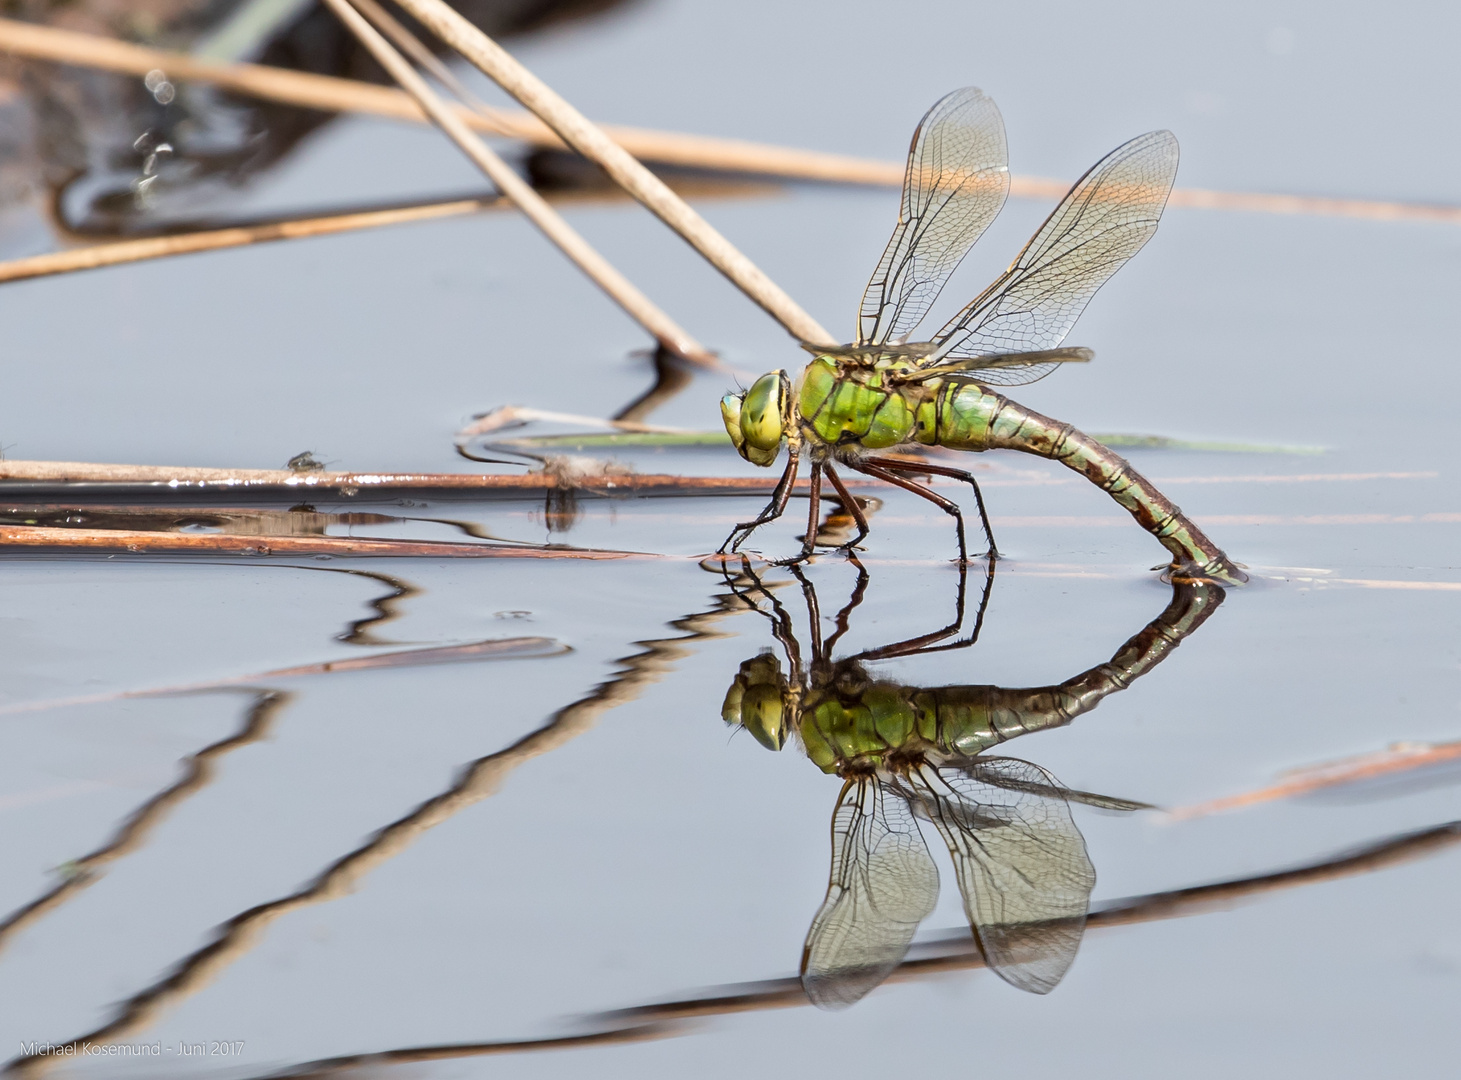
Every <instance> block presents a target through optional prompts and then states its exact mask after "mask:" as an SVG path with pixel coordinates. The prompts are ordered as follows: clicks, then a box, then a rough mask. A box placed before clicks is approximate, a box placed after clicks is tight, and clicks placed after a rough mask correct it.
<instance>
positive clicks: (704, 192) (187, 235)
mask: <svg viewBox="0 0 1461 1080" xmlns="http://www.w3.org/2000/svg"><path fill="white" fill-rule="evenodd" d="M674 187H675V188H676V190H678V191H681V192H683V193H684V194H686V195H692V196H694V195H699V196H725V195H732V196H745V195H753V194H755V195H759V194H765V193H766V192H768V191H773V190H775V188H774V187H773V186H771V185H757V184H750V183H745V184H737V183H731V182H722V181H709V182H706V181H703V180H701V181H696V180H680V179H677V180H676V181H675V182H674ZM543 197H544V198H545V199H547V201H548V202H550V203H570V204H574V205H578V204H596V203H617V202H622V201H624V200H626V199H627V198H628V196H627V195H625V194H623V193H622V192H620V191H618V190H603V191H598V190H582V191H574V190H564V191H550V192H548V193H546V194H545V195H544V196H543ZM512 205H513V204H512V202H511V201H510V200H509V199H507V198H505V197H503V196H486V197H483V198H477V199H452V200H448V201H445V202H430V203H417V204H414V205H406V206H391V207H383V208H381V209H378V210H352V211H349V212H347V213H342V214H325V215H319V216H312V217H305V218H286V219H283V220H279V221H261V222H251V223H248V224H241V225H230V226H225V227H223V228H218V229H200V230H198V231H196V232H183V233H169V234H165V235H161V236H147V237H137V238H135V239H131V240H116V241H110V242H105V243H88V244H87V245H86V246H84V247H79V248H73V249H71V250H69V251H57V252H51V253H48V254H45V255H31V256H27V257H25V258H20V259H11V260H10V261H8V262H0V284H3V283H4V282H7V281H23V280H26V279H28V278H38V277H50V276H52V275H56V274H69V273H73V272H75V271H78V270H96V269H99V268H102V267H107V266H119V265H122V264H125V263H133V262H144V261H146V260H149V259H162V258H167V257H169V256H172V255H196V254H200V253H202V252H208V251H221V250H224V249H227V248H235V247H247V246H249V245H251V244H263V243H270V242H272V241H276V240H307V239H310V238H312V237H319V236H333V235H335V234H337V233H346V232H355V231H358V230H361V229H378V228H382V227H384V226H388V225H405V224H410V223H412V222H417V221H434V220H436V219H438V218H450V217H461V216H464V215H467V214H474V213H481V212H484V211H488V210H505V209H509V208H511V207H512ZM64 228H65V226H64V225H63V224H58V225H57V230H58V231H62V232H63V231H64ZM81 239H82V240H83V241H84V240H86V239H88V238H85V237H82V238H81ZM710 366H714V367H717V368H723V367H724V365H723V364H720V363H719V362H712V363H711V364H710Z"/></svg>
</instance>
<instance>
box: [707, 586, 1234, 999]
mask: <svg viewBox="0 0 1461 1080" xmlns="http://www.w3.org/2000/svg"><path fill="white" fill-rule="evenodd" d="M857 569H858V581H857V586H856V588H855V590H854V592H853V595H852V598H851V600H850V601H849V602H848V604H847V605H846V607H844V608H843V609H842V610H841V611H840V612H839V613H838V615H837V617H836V620H835V624H836V630H835V632H834V633H832V635H831V636H830V637H828V638H827V639H826V640H825V641H823V640H822V636H821V614H820V610H819V608H818V604H817V596H816V592H815V589H814V588H813V586H812V584H811V582H810V581H809V580H808V579H807V578H806V576H805V575H804V574H803V573H802V572H801V570H800V569H799V568H797V567H795V566H793V567H791V572H792V573H793V574H794V575H795V576H796V578H797V580H798V581H799V582H800V584H801V588H802V591H803V594H804V596H805V599H806V603H807V612H808V620H809V623H810V639H811V657H810V658H809V659H805V660H804V659H803V656H802V651H801V646H800V644H799V642H798V641H797V638H796V636H795V633H794V628H793V623H792V619H791V616H790V614H789V612H788V611H787V610H786V608H785V607H784V606H783V605H782V604H781V603H780V602H779V601H778V600H777V599H776V597H775V596H774V595H773V594H772V591H771V588H770V587H768V586H767V585H766V584H765V583H763V582H762V580H761V579H760V578H759V577H758V576H757V575H756V574H755V572H754V571H752V569H751V567H750V564H749V562H746V563H743V565H742V568H741V572H740V574H739V575H737V576H736V577H735V578H734V579H733V581H732V588H733V589H735V590H736V591H737V592H739V593H740V595H741V596H742V598H743V599H745V600H746V601H747V603H749V604H751V605H752V606H754V607H756V608H757V610H758V611H760V612H761V613H762V614H763V615H766V616H767V617H768V618H769V619H770V620H771V623H772V627H773V633H774V635H775V637H776V640H777V641H778V642H779V643H780V645H781V647H782V649H783V651H784V652H785V655H786V661H787V664H788V666H789V670H788V671H785V672H783V669H782V665H781V660H780V659H779V658H778V657H777V656H776V654H775V653H774V652H772V651H769V650H768V651H766V652H763V653H762V654H761V655H759V656H756V657H754V658H752V659H750V660H747V661H746V662H745V663H743V664H742V665H741V669H740V673H739V674H738V675H737V676H736V679H735V682H734V683H733V684H732V685H731V688H730V690H729V692H728V693H727V694H726V698H725V704H724V707H723V715H724V718H725V720H726V722H727V723H728V724H732V725H734V726H737V727H741V728H744V729H745V730H747V731H749V732H750V733H751V735H753V736H754V737H755V739H756V740H757V741H758V742H759V743H761V744H762V745H763V746H765V747H766V748H768V749H770V750H780V749H782V748H783V747H784V746H785V745H786V744H787V742H788V741H790V740H792V739H795V740H796V742H797V743H798V744H799V745H800V746H801V748H802V750H803V751H804V752H805V753H806V755H807V757H809V758H810V759H811V760H812V762H813V763H814V764H816V765H817V766H818V767H819V768H821V769H822V771H823V772H826V773H833V774H836V775H837V776H840V777H841V778H842V781H843V784H842V792H841V794H840V795H839V796H838V798H837V808H836V810H835V812H834V814H833V818H832V870H831V876H830V881H829V884H828V888H827V896H826V899H825V900H824V901H823V903H822V907H821V909H820V910H819V911H818V912H817V915H816V918H815V919H814V920H813V921H812V926H811V930H810V931H809V932H808V934H807V941H806V947H805V949H804V951H803V955H802V969H801V970H802V984H803V986H804V987H805V989H806V992H807V995H808V997H810V998H811V1000H812V1001H813V1002H814V1003H816V1004H817V1005H819V1006H822V1007H824V1008H839V1007H843V1006H846V1005H850V1004H852V1003H853V1002H855V1001H857V1000H859V999H860V998H862V997H863V996H864V995H865V994H867V993H868V992H869V991H871V990H872V989H873V988H874V987H876V986H877V985H878V984H879V983H880V982H882V981H883V979H885V978H887V976H888V975H889V973H890V972H892V970H893V969H894V968H895V967H897V966H898V964H899V962H900V961H901V960H902V959H903V956H904V954H905V953H906V952H907V951H908V948H909V945H910V944H911V943H912V940H913V935H914V934H915V933H916V931H917V929H918V925H919V924H920V923H921V922H922V921H923V920H924V919H925V918H926V917H927V916H928V915H929V913H930V912H932V911H933V908H934V905H935V903H936V901H937V899H938V888H939V879H938V870H937V868H936V867H935V865H934V862H933V858H932V856H931V855H930V854H929V850H928V845H927V844H926V843H925V841H924V837H923V834H922V832H921V830H920V828H919V825H918V819H920V818H921V819H923V820H924V821H927V822H929V823H931V824H932V825H933V827H934V829H935V830H936V831H937V832H938V834H939V836H940V837H941V838H942V839H943V842H944V844H945V845H946V846H947V847H948V850H949V854H950V856H951V857H952V860H953V865H954V869H955V873H956V876H957V880H958V885H959V891H960V893H961V894H962V896H963V899H964V912H965V914H966V915H967V916H968V919H969V924H970V927H971V928H972V929H973V932H974V937H975V940H976V942H977V943H978V945H979V948H980V950H981V952H982V953H983V954H984V958H985V961H986V963H987V964H988V966H989V967H990V968H991V969H993V970H994V972H995V973H996V974H998V975H999V976H1000V977H1001V978H1003V979H1004V980H1005V981H1006V982H1008V983H1011V984H1012V985H1014V986H1017V987H1019V988H1020V989H1022V990H1028V991H1030V992H1031V993H1036V994H1045V993H1049V992H1050V991H1051V990H1052V989H1054V988H1055V986H1056V984H1058V983H1059V982H1060V980H1061V978H1062V977H1063V976H1064V975H1065V972H1066V970H1067V968H1069V967H1070V964H1071V962H1072V961H1073V960H1074V959H1075V954H1076V951H1077V949H1078V948H1079V946H1080V940H1081V935H1082V933H1083V932H1084V928H1085V918H1086V911H1087V907H1088V904H1089V900H1090V895H1091V890H1092V889H1093V888H1094V886H1095V883H1096V874H1095V870H1094V868H1093V867H1092V865H1091V861H1090V857H1089V856H1088V855H1087V853H1086V846H1085V840H1084V839H1083V838H1082V836H1081V833H1080V830H1079V829H1078V828H1077V827H1076V824H1075V822H1074V820H1073V819H1072V817H1071V812H1070V806H1069V804H1070V803H1071V802H1078V803H1084V804H1086V805H1090V806H1096V807H1101V808H1105V809H1110V810H1136V809H1142V808H1144V807H1145V804H1143V803H1135V802H1130V801H1127V800H1123V799H1114V798H1108V797H1106V796H1101V795H1094V794H1091V793H1089V792H1082V791H1074V790H1071V789H1069V788H1066V787H1063V786H1062V785H1061V784H1060V783H1059V781H1057V780H1056V779H1055V778H1054V777H1053V776H1051V775H1050V773H1048V772H1047V771H1046V770H1044V769H1042V768H1041V767H1040V766H1038V765H1033V764H1031V763H1030V762H1028V761H1021V760H1019V759H1018V758H1011V757H996V756H986V755H985V752H986V751H988V750H991V749H992V748H994V747H997V746H999V745H1000V744H1002V743H1005V742H1008V741H1009V740H1010V739H1013V738H1017V737H1019V736H1021V735H1027V734H1029V733H1031V732H1034V731H1043V730H1046V729H1049V728H1055V727H1061V726H1063V725H1065V724H1068V723H1070V722H1071V720H1073V719H1074V718H1075V717H1077V716H1080V715H1081V714H1082V713H1086V712H1089V711H1090V710H1091V709H1093V708H1095V707H1096V706H1097V705H1098V704H1100V702H1101V700H1102V699H1103V698H1105V697H1106V695H1108V694H1112V693H1115V692H1116V691H1119V690H1124V689H1126V688H1127V687H1128V686H1130V685H1131V683H1132V681H1133V680H1135V679H1137V678H1139V677H1140V676H1141V675H1143V674H1145V673H1146V672H1148V671H1150V670H1151V669H1152V668H1153V667H1154V666H1155V665H1157V664H1159V663H1160V662H1161V661H1162V660H1163V659H1165V658H1166V656H1167V655H1168V653H1170V652H1171V651H1172V650H1173V649H1174V648H1176V647H1177V645H1178V644H1180V643H1181V642H1182V640H1183V639H1184V638H1185V637H1186V636H1187V635H1188V634H1190V633H1192V632H1193V631H1194V630H1196V629H1197V627H1199V626H1201V625H1202V623H1203V622H1204V621H1206V619H1207V618H1208V616H1209V615H1211V614H1212V612H1213V611H1214V610H1216V609H1217V606H1218V605H1219V604H1220V603H1221V602H1222V600H1223V590H1222V588H1221V587H1220V586H1217V585H1213V584H1211V583H1205V582H1186V583H1178V584H1174V585H1173V586H1172V598H1171V601H1170V603H1168V605H1167V607H1166V609H1165V610H1164V611H1163V612H1162V613H1161V614H1160V615H1158V616H1157V618H1155V619H1154V620H1152V622H1151V623H1149V624H1148V625H1147V626H1146V627H1145V628H1143V629H1142V631H1141V632H1140V633H1138V634H1137V635H1136V636H1135V637H1133V638H1131V639H1130V640H1129V641H1127V642H1126V644H1124V645H1122V646H1121V648H1120V649H1118V650H1117V651H1116V654H1115V655H1114V656H1112V658H1111V659H1110V660H1109V661H1107V662H1106V663H1104V664H1100V665H1098V666H1096V667H1094V668H1091V669H1090V670H1089V671H1085V672H1082V673H1081V674H1079V675H1076V676H1074V677H1073V678H1070V679H1067V680H1066V681H1065V682H1062V683H1059V684H1058V685H1054V686H1041V687H1034V688H1029V689H1020V688H1005V687H999V686H932V687H924V686H910V685H906V684H903V683H895V682H891V681H887V680H883V679H879V678H877V677H876V676H875V675H874V674H872V673H871V672H869V670H868V668H867V667H866V665H867V664H868V663H870V662H873V661H878V660H887V659H892V658H895V657H908V656H915V655H918V654H920V653H929V652H940V651H946V650H951V649H960V648H965V647H967V646H969V645H972V644H973V643H974V642H975V641H976V640H977V639H978V636H979V630H980V627H981V625H982V622H983V617H984V610H985V607H986V606H987V604H988V601H989V594H990V588H991V586H992V585H993V569H992V565H991V568H990V570H989V571H988V572H987V576H986V578H985V584H984V593H983V597H982V599H981V602H980V605H979V613H978V615H977V616H976V618H975V621H974V627H973V630H972V631H971V632H970V633H969V634H968V635H967V636H965V637H963V638H958V639H957V640H954V641H952V642H950V641H949V640H948V639H950V638H956V637H957V635H958V634H959V633H960V632H961V630H962V628H963V624H964V621H965V619H964V615H965V612H964V595H965V591H964V584H965V582H964V571H963V570H962V569H961V573H960V583H959V592H958V600H957V613H956V618H955V620H954V622H952V623H951V624H949V625H948V626H946V627H944V628H942V629H940V630H937V631H934V632H933V633H930V634H925V635H923V636H921V637H916V638H911V639H908V640H906V641H900V642H897V643H895V644H892V645H885V646H882V647H880V648H875V649H868V650H865V651H863V652H859V653H856V654H853V655H851V656H847V657H844V658H843V659H840V660H838V659H833V655H832V654H833V650H834V649H835V647H836V645H837V642H838V641H839V640H840V639H841V638H842V637H843V635H844V634H846V633H847V630H848V627H849V617H850V614H851V612H852V610H853V609H854V608H856V607H857V606H858V604H860V603H861V602H862V600H863V597H864V595H865V593H866V591H867V585H868V575H867V572H866V570H865V569H864V568H863V567H862V566H861V564H857ZM762 598H764V599H765V600H768V601H769V605H768V607H769V610H767V608H764V607H762V606H761V603H760V601H761V599H762Z"/></svg>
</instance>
